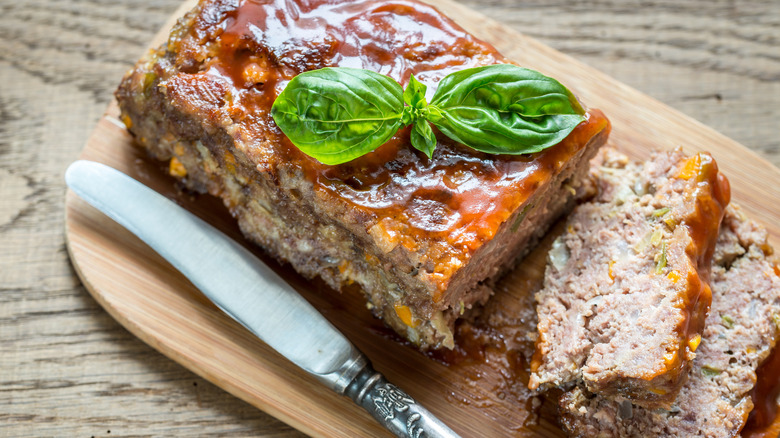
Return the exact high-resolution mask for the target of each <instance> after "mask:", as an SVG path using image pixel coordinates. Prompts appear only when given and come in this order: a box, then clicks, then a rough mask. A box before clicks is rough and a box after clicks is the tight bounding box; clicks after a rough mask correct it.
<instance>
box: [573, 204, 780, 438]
mask: <svg viewBox="0 0 780 438" xmlns="http://www.w3.org/2000/svg"><path fill="white" fill-rule="evenodd" d="M771 255H772V248H771V247H770V246H769V245H768V243H767V233H766V231H765V230H764V229H763V228H762V227H760V226H759V225H757V224H755V223H754V222H753V221H751V220H749V219H747V218H746V217H745V215H744V214H743V213H742V211H741V210H740V209H739V208H737V207H735V206H733V205H732V206H729V207H728V209H727V210H726V216H725V218H724V220H723V225H722V226H721V231H720V236H719V237H718V244H717V247H716V249H715V256H714V258H713V263H712V280H711V285H712V307H711V310H710V312H709V315H708V316H707V324H706V328H705V329H704V333H703V334H702V340H701V345H700V346H699V348H698V349H697V350H696V358H695V359H694V360H693V365H692V367H691V369H690V371H689V373H688V380H687V382H686V383H685V385H684V386H683V388H682V390H681V391H680V393H679V395H678V397H677V399H676V400H675V402H674V404H673V405H672V406H671V408H670V409H665V410H664V409H656V410H650V409H644V408H641V407H638V406H636V405H632V404H631V402H630V401H628V400H608V399H606V398H604V397H601V396H599V395H595V394H593V393H591V392H590V391H588V389H587V388H586V387H584V386H583V385H577V386H576V387H575V388H574V389H572V390H570V391H568V392H566V393H565V394H564V395H563V397H561V399H560V411H561V419H562V423H563V426H564V428H565V429H566V430H567V431H568V432H569V433H570V434H571V435H572V436H577V437H670V436H675V437H710V438H720V437H736V436H739V432H740V430H741V429H742V427H743V426H744V425H745V421H746V419H747V417H748V413H749V412H750V411H751V409H753V401H752V400H751V394H750V393H751V390H752V389H753V386H754V385H755V383H756V369H757V368H758V366H759V365H760V364H761V363H762V362H763V361H764V360H765V359H766V358H767V356H768V355H769V353H770V350H771V349H772V348H774V346H775V344H776V342H777V339H778V330H779V329H780V325H779V324H780V266H778V260H777V259H776V258H772V256H771Z"/></svg>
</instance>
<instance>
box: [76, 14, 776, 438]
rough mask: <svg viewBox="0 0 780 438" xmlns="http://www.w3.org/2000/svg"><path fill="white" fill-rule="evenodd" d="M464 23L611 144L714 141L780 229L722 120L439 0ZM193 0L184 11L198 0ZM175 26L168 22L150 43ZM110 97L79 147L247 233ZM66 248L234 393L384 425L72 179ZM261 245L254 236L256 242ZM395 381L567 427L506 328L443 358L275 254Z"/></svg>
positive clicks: (111, 293) (766, 169)
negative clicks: (168, 167) (578, 108)
mask: <svg viewBox="0 0 780 438" xmlns="http://www.w3.org/2000/svg"><path fill="white" fill-rule="evenodd" d="M430 3H433V4H434V5H436V6H437V7H439V9H440V10H441V11H442V12H444V13H445V14H446V15H449V16H450V17H452V18H453V19H454V20H455V21H456V22H458V23H460V24H461V25H462V26H463V27H464V28H466V30H468V31H470V32H471V33H473V34H474V35H476V36H477V37H479V38H482V39H484V40H487V41H489V42H490V43H492V44H493V45H495V46H496V48H498V49H499V51H501V52H502V53H503V54H504V55H506V56H508V57H509V58H510V59H513V60H515V61H517V62H519V63H520V64H521V65H525V66H528V67H531V68H534V69H537V70H540V71H542V72H543V73H545V74H548V75H550V76H553V77H556V78H557V79H559V80H560V81H561V82H562V83H564V84H566V85H567V86H569V87H570V88H571V89H572V90H573V91H574V92H575V94H577V95H578V96H579V97H580V98H581V99H582V101H583V102H586V103H587V104H588V105H590V106H591V107H594V108H600V109H602V110H603V111H604V112H605V113H606V114H607V115H608V117H610V119H611V120H612V123H613V132H612V136H611V139H610V142H609V143H610V144H611V145H612V146H615V147H618V148H619V149H621V150H622V151H624V152H626V153H627V154H629V155H631V156H632V157H634V158H646V157H647V156H648V155H649V153H650V152H651V151H652V150H655V149H663V148H671V147H676V146H678V145H681V146H683V147H684V149H685V150H686V152H689V153H692V152H696V151H701V150H707V151H710V152H711V153H712V154H713V155H714V156H715V158H716V159H717V160H718V163H719V165H720V167H721V169H722V170H723V171H724V172H725V173H726V175H727V176H728V177H729V178H730V180H731V183H732V193H733V195H732V199H733V200H734V201H736V202H738V203H740V204H741V205H742V206H743V207H744V208H745V210H746V211H747V212H748V213H749V214H750V215H751V216H752V217H753V218H756V219H758V220H759V221H761V222H762V223H763V224H764V225H766V226H767V228H768V229H769V232H770V234H771V236H772V241H773V243H774V244H775V245H777V243H778V242H780V220H778V219H780V190H779V189H778V188H777V183H778V182H780V170H778V169H777V168H775V167H773V166H771V165H770V164H769V163H767V162H766V161H764V160H762V159H761V158H759V157H758V156H756V155H755V154H754V153H752V152H751V151H749V150H748V149H746V148H744V147H743V146H741V145H739V144H737V143H736V142H734V141H732V140H730V139H728V138H726V137H724V136H722V135H720V134H718V133H717V132H715V131H713V130H712V129H710V128H708V127H706V126H703V125H701V124H700V123H698V122H696V121H694V120H692V119H690V118H688V117H686V116H684V115H682V114H680V113H678V112H676V111H675V110H672V109H670V108H668V107H667V106H665V105H663V104H661V103H659V102H657V101H655V100H653V99H651V98H649V97H647V96H645V95H643V94H641V93H639V92H637V91H636V90H633V89H631V88H630V87H627V86H626V85H623V84H621V83H619V82H617V81H615V80H614V79H611V78H609V77H607V76H606V75H604V74H602V73H600V72H598V71H597V70H595V69H593V68H591V67H588V66H585V65H583V64H581V63H579V62H577V61H575V60H573V59H571V58H569V57H567V56H565V55H563V54H561V53H559V52H557V51H555V50H553V49H551V48H549V47H547V46H544V45H542V44H541V43H539V42H537V41H535V40H533V39H531V38H528V37H525V36H523V35H520V34H518V33H517V32H514V31H512V30H510V29H508V28H506V27H504V26H502V25H500V24H498V23H496V22H494V21H492V20H489V19H487V18H485V17H483V16H481V15H479V14H478V13H476V12H474V11H472V10H470V9H467V8H465V7H463V6H461V5H458V4H455V3H451V2H450V1H449V0H436V1H430ZM192 4H193V3H192V2H187V3H186V4H185V5H183V6H182V8H181V9H180V11H179V12H177V14H176V17H178V16H180V15H182V14H183V13H184V11H186V10H187V9H188V8H190V7H191V6H192ZM165 35H167V28H166V29H164V30H163V31H161V33H160V34H159V35H158V37H157V38H156V40H155V41H154V42H153V44H152V45H153V46H154V45H157V44H159V43H160V42H161V41H162V40H163V39H164V38H165ZM117 116H118V109H117V107H116V105H115V103H112V104H111V105H110V106H109V108H108V110H107V112H106V115H105V116H104V117H103V118H102V119H101V120H100V122H99V123H98V125H97V127H96V128H95V131H94V132H93V134H92V136H91V137H90V139H89V140H88V142H87V145H86V147H85V149H84V151H83V153H82V155H81V158H83V159H89V160H94V161H99V162H103V163H106V164H108V165H110V166H112V167H115V168H117V169H119V170H121V171H123V172H125V173H127V174H129V175H131V176H132V177H134V178H136V179H138V180H140V181H141V182H143V183H145V184H147V185H149V186H151V187H152V188H154V189H156V190H158V191H160V192H161V193H163V194H164V195H166V196H168V197H170V198H172V199H174V200H176V202H178V203H179V204H181V205H182V206H183V207H185V208H187V209H189V210H191V211H193V212H194V213H195V214H197V215H199V216H200V217H202V218H204V219H206V220H207V221H209V222H211V223H212V224H214V225H215V226H217V227H218V228H220V229H222V230H223V231H225V232H226V233H228V234H229V235H230V236H232V237H234V238H236V239H237V240H241V236H240V233H239V232H238V229H237V226H236V225H235V223H234V221H233V219H232V218H231V217H230V216H229V214H228V213H227V211H226V210H225V208H224V207H223V206H222V204H221V202H220V201H218V200H216V199H213V198H210V197H208V196H198V197H193V196H191V195H188V194H185V193H181V192H179V191H177V190H176V189H175V185H174V181H173V180H172V179H171V178H169V177H168V176H167V175H166V174H165V172H164V170H162V169H161V168H160V165H159V164H157V163H154V162H151V161H149V160H147V159H146V157H145V156H144V155H143V153H142V152H140V151H138V150H137V149H135V148H134V147H133V146H132V139H131V137H130V136H129V134H128V133H127V131H126V130H125V128H124V126H123V125H122V124H121V123H120V122H118V121H117ZM66 233H67V237H68V248H69V251H70V254H71V258H72V260H73V262H74V266H75V267H76V269H77V271H78V274H79V276H80V277H81V279H82V281H83V282H84V284H85V285H86V287H87V289H88V290H89V291H90V293H91V294H92V295H93V296H94V297H95V299H96V300H97V301H98V302H99V303H100V304H101V305H102V306H103V307H104V308H105V309H106V310H107V311H108V312H109V313H110V314H111V315H112V316H113V317H114V318H116V319H117V320H118V321H119V322H120V323H122V324H123V325H124V326H125V327H126V328H127V329H128V330H130V331H131V332H133V333H134V334H135V335H137V336H138V337H140V338H141V339H143V340H144V341H145V342H147V343H148V344H150V345H151V346H153V347H155V348H156V349H158V350H159V351H161V352H162V353H164V354H165V355H167V356H168V357H170V358H172V359H174V360H175V361H177V362H179V363H181V364H182V365H184V366H185V367H187V368H189V369H191V370H193V371H194V372H196V373H198V374H199V375H201V376H203V377H205V378H206V379H208V380H210V381H211V382H213V383H215V384H217V385H219V386H221V387H222V388H224V389H226V390H227V391H229V392H230V393H232V394H234V395H236V396H237V397H240V398H242V399H244V400H246V401H247V402H249V403H251V404H253V405H255V406H257V407H258V408H260V409H262V410H264V411H266V412H268V413H270V414H272V415H274V416H276V417H278V418H280V419H281V420H283V421H285V422H287V423H289V424H291V425H293V426H294V427H296V428H298V429H300V430H302V431H304V432H306V433H308V434H310V435H313V436H327V437H335V436H383V435H387V433H386V432H385V431H384V430H382V429H381V428H380V427H379V426H377V425H376V424H375V423H374V421H373V420H372V419H371V418H370V417H369V416H368V415H367V414H365V413H364V412H363V411H362V410H361V409H360V408H357V407H356V406H354V405H352V403H351V402H350V401H348V400H347V399H345V398H342V397H340V396H336V395H335V394H332V393H331V392H330V391H329V390H327V389H325V388H323V387H322V386H321V385H320V384H318V383H317V382H315V381H314V380H313V379H312V378H310V377H308V376H307V375H306V374H305V373H303V372H301V371H298V370H297V369H296V368H295V367H294V366H293V365H292V364H290V363H289V362H287V361H286V360H285V359H284V358H282V357H280V356H279V355H277V354H276V353H275V352H273V351H272V350H270V349H269V348H268V347H267V346H265V345H264V344H263V343H262V342H260V341H258V340H256V339H254V338H253V337H252V336H251V335H249V334H248V333H247V332H246V331H244V330H243V329H242V328H241V327H240V326H238V325H237V324H236V323H234V322H233V321H232V320H230V319H229V318H228V317H227V316H225V315H223V314H222V313H221V312H219V311H218V310H217V309H216V308H215V307H214V306H213V305H211V304H210V303H209V302H208V301H207V300H206V299H205V297H203V296H202V295H201V294H200V293H199V292H198V291H197V290H196V289H194V287H193V286H192V285H191V284H190V283H189V282H188V281H187V280H186V279H185V278H183V277H182V276H181V275H180V274H179V273H178V272H176V271H175V270H173V268H171V267H170V266H169V265H168V264H167V263H166V262H165V261H164V260H162V259H161V258H160V257H159V256H157V255H156V254H155V253H154V252H153V251H151V250H150V249H149V248H148V247H146V246H145V245H144V244H143V243H141V242H140V241H138V240H137V239H136V238H135V237H134V236H132V235H131V234H130V233H129V232H127V231H125V230H124V229H122V228H121V227H120V226H118V225H116V224H115V223H113V222H112V221H111V220H110V219H108V218H106V217H105V216H103V215H102V214H100V213H99V212H97V211H96V210H94V209H92V208H91V207H89V206H88V205H86V204H85V203H84V202H83V201H81V200H80V199H79V198H78V197H76V196H74V195H73V194H72V193H68V195H67V200H66ZM252 249H253V250H254V251H255V253H257V254H258V255H260V256H261V257H262V255H261V254H260V252H259V251H258V250H257V249H254V248H252ZM544 250H545V248H544V245H542V246H541V247H540V248H539V249H538V250H537V251H536V252H534V253H533V254H531V255H530V256H529V258H528V259H527V260H526V261H525V262H524V263H523V264H522V265H521V266H520V267H519V268H518V269H517V270H516V271H514V272H512V273H511V274H510V275H508V276H507V278H505V279H504V280H503V281H502V282H501V283H500V284H499V287H498V288H497V293H496V296H495V297H494V300H493V301H492V302H491V306H490V308H489V311H497V310H496V309H501V310H502V312H504V313H505V314H507V315H515V316H516V317H517V318H518V319H519V318H520V317H521V316H520V315H523V314H524V313H523V311H524V310H527V308H528V305H529V302H530V301H529V298H530V294H531V293H532V292H533V291H534V289H535V287H537V286H538V281H539V278H540V274H541V270H542V268H543V262H544V256H545V251H544ZM265 260H266V262H268V263H269V264H271V266H272V267H274V269H276V270H277V271H278V272H279V273H280V274H281V275H282V276H283V277H284V278H285V279H287V280H288V281H289V282H290V283H291V284H292V285H293V286H294V287H295V288H296V289H297V290H298V291H300V292H301V293H302V294H303V295H304V296H305V297H306V298H307V299H308V300H309V301H311V302H312V304H314V305H315V307H317V308H318V309H319V310H320V311H321V312H322V313H323V314H324V315H325V316H326V317H327V318H328V319H330V320H331V321H332V322H333V323H334V324H335V325H336V326H337V327H338V328H339V329H340V330H341V331H342V332H344V333H345V334H346V336H347V337H348V338H349V339H350V340H352V341H353V342H354V343H355V344H356V345H357V346H358V347H359V348H360V349H361V350H362V351H364V352H365V353H366V354H367V355H368V356H369V358H370V359H371V360H372V361H373V363H374V365H375V367H376V368H377V369H378V370H379V371H381V372H383V373H384V374H385V375H386V376H387V377H388V379H389V380H390V381H392V382H394V383H396V384H398V385H399V386H401V387H403V388H404V389H405V390H407V391H408V392H409V393H410V394H411V395H412V396H414V397H415V398H416V399H417V400H418V401H419V402H421V403H422V404H423V405H425V406H426V407H428V409H430V410H431V411H432V412H434V414H436V415H437V416H439V417H440V418H442V419H444V420H445V421H446V422H447V423H448V425H450V426H451V427H452V428H453V429H454V430H455V431H457V432H459V433H461V434H462V435H464V436H511V435H530V436H560V435H562V433H561V432H560V430H559V429H558V428H557V426H556V425H555V421H556V420H555V416H554V411H553V409H552V406H551V404H550V403H549V402H548V403H545V404H544V405H543V406H542V409H541V410H540V411H539V412H540V413H539V415H538V416H537V415H535V414H533V413H532V412H533V411H534V409H532V407H533V406H534V405H535V404H537V403H538V401H539V400H534V399H532V398H531V395H530V394H529V393H528V392H527V390H525V388H524V383H523V376H522V373H517V372H509V371H507V370H510V369H512V368H513V367H522V360H521V358H519V357H518V355H517V354H516V352H513V351H511V349H510V351H506V350H507V348H506V346H507V345H509V344H511V342H510V341H513V340H512V339H506V338H505V337H506V336H509V335H511V333H510V332H501V331H500V330H499V331H498V333H499V335H501V336H499V337H498V338H497V339H494V340H493V341H491V342H490V343H489V345H481V346H480V349H479V351H478V352H477V353H478V354H474V355H472V357H469V358H466V359H462V358H461V360H458V361H456V362H457V363H456V364H455V365H450V366H447V365H444V364H443V363H442V362H441V361H439V360H437V359H436V358H430V357H427V356H425V355H423V354H421V353H419V352H417V351H415V350H414V349H412V348H410V347H408V346H405V345H403V344H402V343H400V342H399V341H398V339H397V338H395V337H394V336H393V335H392V334H391V333H390V332H389V331H388V330H387V329H385V328H384V327H383V325H382V323H381V322H379V321H377V320H375V319H374V318H373V317H371V315H370V314H369V312H368V311H367V310H366V309H365V307H364V304H363V298H362V296H361V295H360V292H359V291H358V290H347V291H345V292H344V293H341V294H339V293H337V292H334V291H332V290H329V289H327V287H325V286H323V285H322V284H321V283H319V282H316V281H314V282H308V281H306V280H304V279H302V278H300V277H299V276H297V275H296V274H295V273H294V272H292V271H291V270H290V269H289V268H288V267H282V266H279V265H277V264H274V263H273V262H271V261H269V260H267V259H265Z"/></svg>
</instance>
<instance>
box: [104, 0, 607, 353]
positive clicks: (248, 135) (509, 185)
mask: <svg viewBox="0 0 780 438" xmlns="http://www.w3.org/2000/svg"><path fill="white" fill-rule="evenodd" d="M503 62H507V60H506V59H505V58H503V57H502V56H501V55H500V54H498V53H497V52H496V51H495V49H494V48H493V47H491V46H490V45H488V44H486V43H484V42H481V41H479V40H476V39H475V38H473V37H472V36H470V35H469V34H467V33H466V32H465V31H463V30H462V29H461V28H460V27H458V26H457V25H455V24H454V23H452V22H451V21H450V20H449V19H447V18H446V17H443V16H442V15H441V14H440V13H439V12H438V11H436V10H435V9H434V8H432V7H430V6H427V5H424V4H422V3H417V2H415V1H405V0H399V1H389V2H385V1H371V0H369V1H336V0H315V1H306V2H303V1H300V2H295V1H292V2H291V1H283V0H276V1H273V0H269V1H264V2H259V1H257V2H254V1H253V2H250V1H240V0H203V1H201V3H200V4H199V5H198V6H197V7H196V8H195V9H194V10H193V11H192V12H190V13H189V14H187V15H186V16H185V17H184V18H183V19H181V20H180V21H179V22H178V24H177V25H176V27H175V28H174V30H173V31H172V33H171V36H170V38H169V40H168V42H167V43H166V44H164V45H163V46H161V47H160V48H159V49H157V50H155V51H152V52H151V53H149V54H148V55H146V56H145V57H144V58H143V59H141V60H140V61H139V62H138V64H137V65H136V66H135V68H134V69H133V70H132V71H130V72H129V73H128V74H127V75H126V76H125V78H124V79H123V81H122V83H121V85H120V87H119V89H118V90H117V93H116V96H117V100H118V102H119V106H120V109H121V111H122V120H123V121H124V122H125V124H126V125H127V126H128V128H129V130H130V132H131V133H132V134H133V135H134V136H135V138H136V140H137V143H138V144H139V145H140V146H141V147H143V148H145V149H146V150H148V151H149V152H150V153H151V154H152V155H153V156H154V157H156V158H158V159H160V160H167V161H169V168H170V172H171V174H172V175H174V176H176V177H178V178H180V179H181V180H182V181H184V183H186V184H187V185H188V186H189V187H190V188H192V189H195V190H198V191H202V192H209V193H211V194H213V195H216V196H220V197H221V198H222V199H223V200H224V202H225V204H226V205H227V206H228V208H229V209H230V211H231V213H232V214H233V215H234V216H235V217H236V218H237V219H238V221H239V225H240V226H241V229H242V231H243V232H244V233H245V235H246V236H247V237H248V238H250V239H251V240H253V241H255V242H257V243H259V244H260V245H261V246H262V247H263V248H265V249H266V250H267V251H268V252H269V253H270V254H272V255H274V256H276V257H277V258H278V259H280V260H282V261H286V262H289V263H290V264H291V265H292V266H293V267H295V269H296V270H297V271H298V272H300V273H301V274H303V275H305V276H308V277H314V276H320V277H321V278H323V279H324V280H325V281H326V282H327V283H328V284H329V285H330V286H332V287H333V288H336V289H338V288H340V287H341V286H342V285H344V284H349V283H358V284H359V285H360V286H361V287H362V289H363V290H364V291H365V294H366V298H367V306H368V307H369V308H370V309H372V311H373V312H374V313H375V314H376V315H377V316H379V317H381V318H383V319H384V321H385V322H386V323H387V324H388V325H389V326H391V327H392V328H393V329H395V330H396V331H397V332H398V333H399V334H401V335H402V336H404V337H405V338H407V339H408V340H410V341H411V342H412V343H414V344H416V345H419V346H421V347H422V348H438V347H452V345H453V337H452V328H453V324H454V321H455V320H456V319H457V318H458V317H459V316H460V315H461V314H462V313H463V312H464V311H465V310H466V309H468V308H470V307H472V306H476V305H479V304H481V303H484V302H485V301H486V300H487V299H488V297H489V296H490V291H491V289H490V287H489V286H490V283H491V282H492V281H493V279H495V278H496V277H498V276H499V275H501V274H502V273H503V272H505V271H506V270H507V269H509V268H510V267H511V266H512V265H513V263H514V261H515V260H516V259H517V258H518V257H521V256H522V255H523V254H525V253H526V252H527V251H528V250H529V249H530V248H531V247H532V246H533V245H534V243H535V242H536V241H537V240H538V238H539V237H540V236H541V235H543V234H544V232H545V231H546V229H547V227H548V225H549V224H550V223H552V222H553V221H554V219H555V218H556V217H558V216H559V215H561V214H562V213H563V212H565V211H568V209H570V208H571V206H572V205H573V202H574V199H575V198H576V197H577V196H578V194H579V193H580V192H581V186H580V181H581V179H582V178H583V176H584V175H586V173H587V168H588V160H589V159H590V158H591V157H592V156H593V155H594V154H595V152H596V150H597V149H598V147H599V146H601V145H602V144H603V143H604V142H605V141H606V137H607V135H608V132H609V122H608V121H607V119H606V118H605V117H604V115H603V114H602V113H600V112H599V111H598V110H589V111H588V113H587V115H586V117H587V120H586V121H585V122H583V123H582V124H580V125H579V126H578V127H577V128H576V129H575V130H574V131H573V132H572V133H571V134H570V135H569V136H568V137H567V138H566V139H565V140H563V141H562V142H561V143H560V144H558V145H556V146H553V147H552V148H549V149H547V150H545V151H543V152H540V153H537V154H532V155H523V156H506V155H488V154H482V153H479V152H476V151H473V150H471V149H468V148H465V147H463V146H462V145H459V144H456V143H454V142H452V141H450V140H449V139H447V138H445V137H443V136H439V139H438V143H439V144H438V146H437V148H436V151H435V152H434V155H433V158H432V159H428V158H427V157H425V156H424V155H423V154H421V153H420V152H419V151H416V150H415V149H414V148H412V147H411V146H410V142H409V130H408V129H405V130H401V131H400V132H399V133H398V134H397V135H396V136H395V137H393V138H392V139H391V140H390V141H389V142H388V143H386V144H385V145H383V146H381V147H380V148H378V149H377V150H376V151H374V152H372V153H370V154H368V155H366V156H364V157H361V158H358V159H356V160H353V161H351V162H349V163H345V164H342V165H338V166H326V165H323V164H321V163H319V162H317V161H316V160H314V159H313V158H311V157H308V156H306V155H304V154H303V153H301V152H300V151H299V150H298V149H297V148H295V147H294V146H293V145H292V144H291V143H290V142H289V140H288V139H287V138H286V137H285V136H284V135H283V134H282V133H281V131H279V129H278V128H277V127H276V125H275V124H274V123H273V119H272V118H271V116H270V106H271V104H272V103H273V101H274V99H275V98H276V96H277V95H278V93H279V92H280V91H281V90H282V89H283V88H284V86H285V85H286V84H287V83H288V82H289V80H290V79H291V78H292V77H294V76H295V75H296V74H298V73H301V72H303V71H308V70H313V69H317V68H322V67H327V66H349V67H363V68H366V69H370V70H373V71H377V72H379V73H382V74H386V75H389V76H390V77H392V78H394V79H396V80H397V81H399V82H401V83H406V82H407V81H408V79H409V76H410V75H411V74H414V75H415V77H417V78H418V79H419V80H421V81H422V82H424V83H426V84H428V85H429V90H433V88H435V83H436V82H437V81H438V80H439V79H441V78H442V77H443V76H445V75H447V74H449V73H451V72H453V71H456V70H460V69H462V68H467V67H476V66H481V65H488V64H495V63H503Z"/></svg>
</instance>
